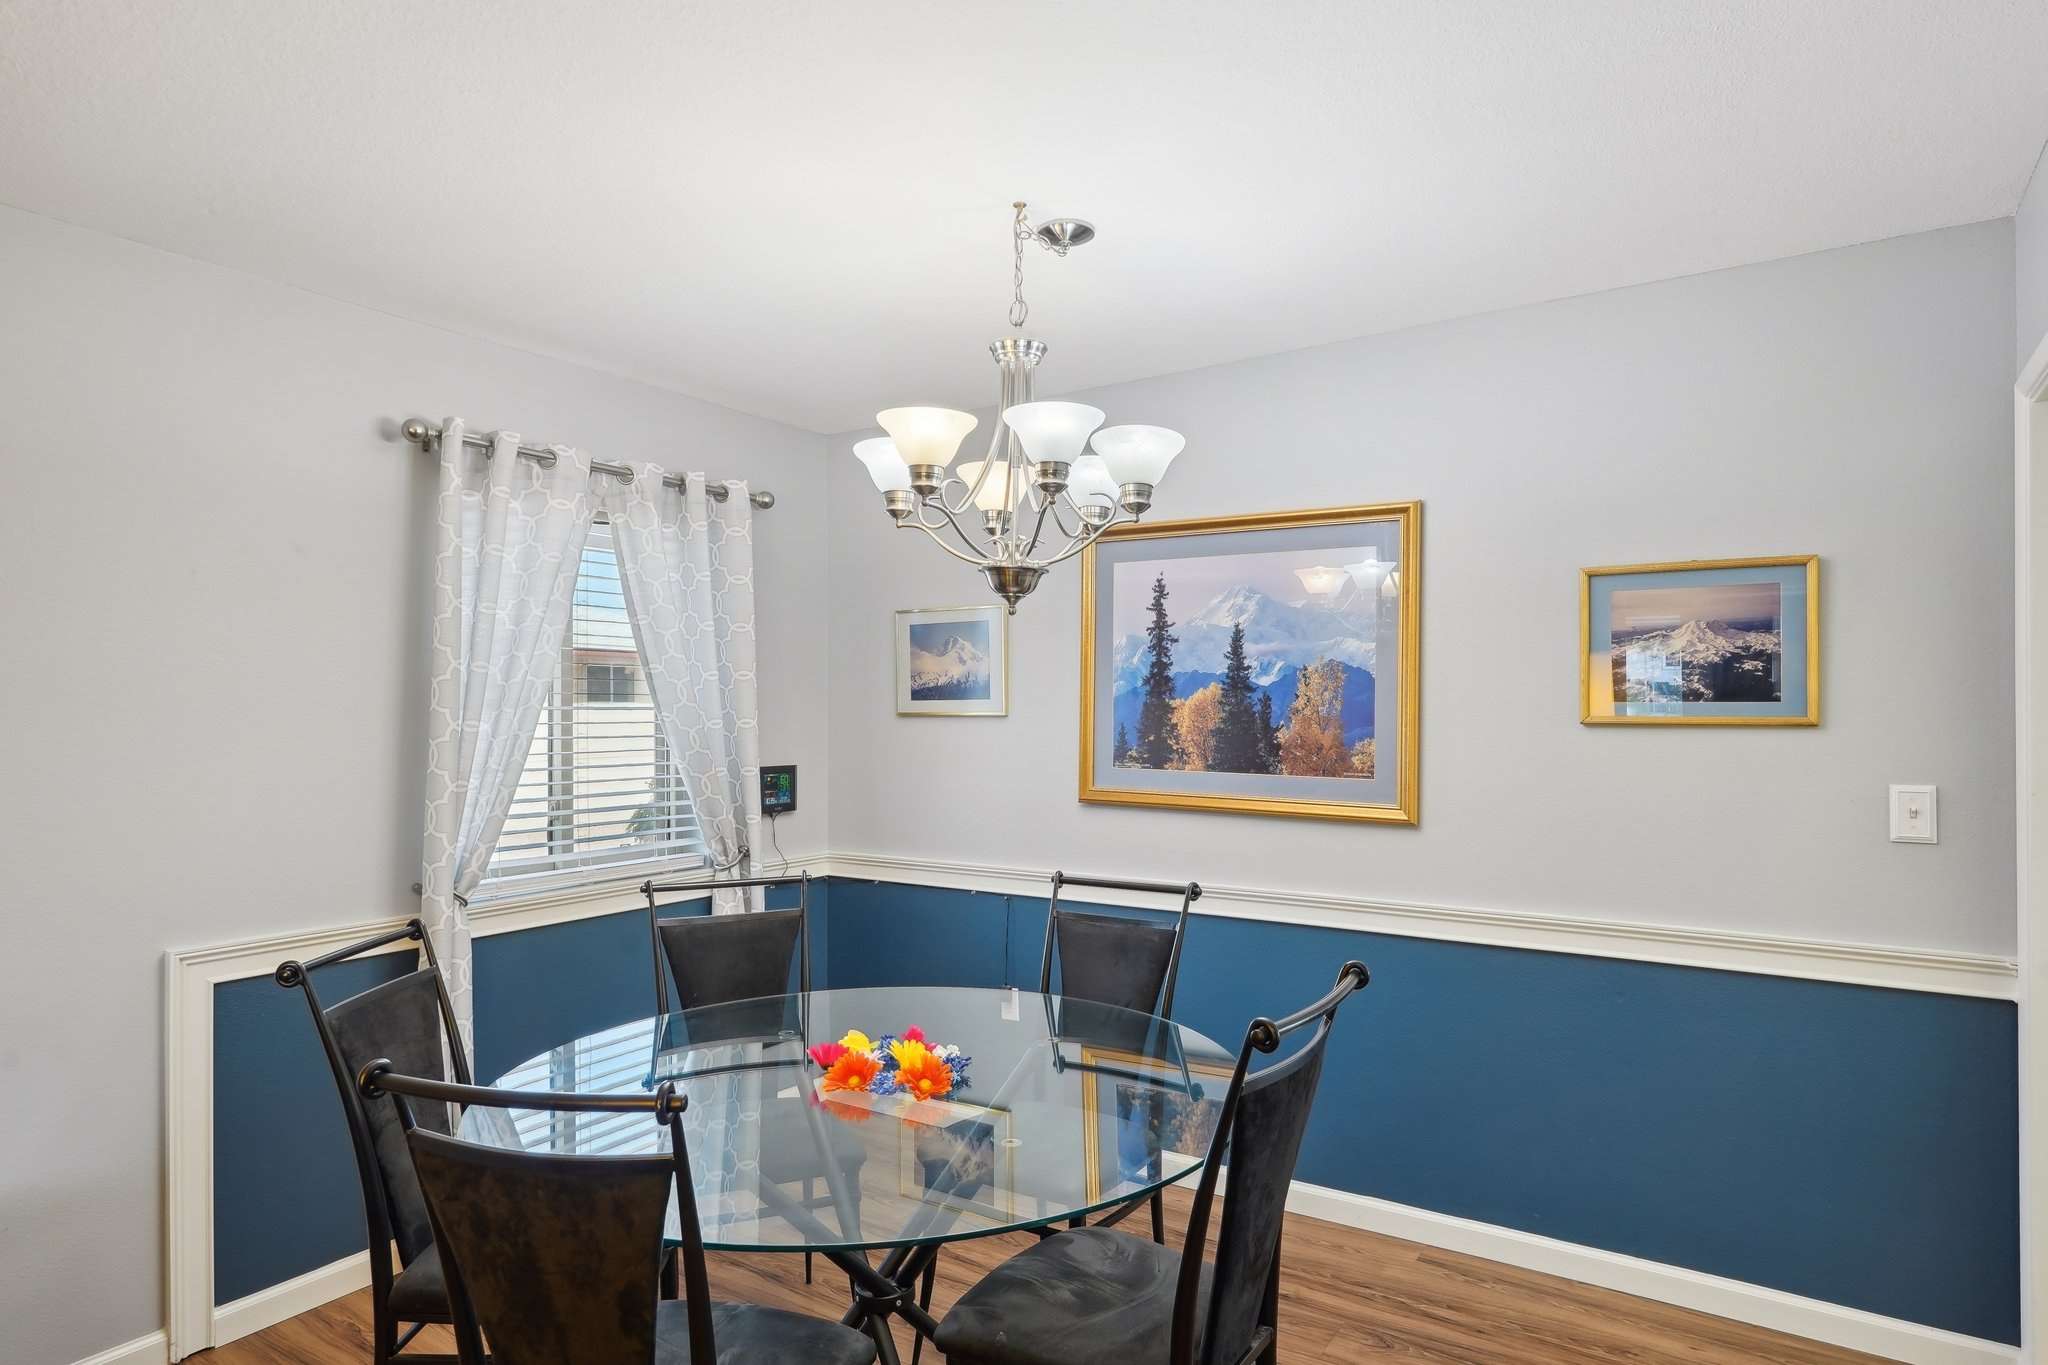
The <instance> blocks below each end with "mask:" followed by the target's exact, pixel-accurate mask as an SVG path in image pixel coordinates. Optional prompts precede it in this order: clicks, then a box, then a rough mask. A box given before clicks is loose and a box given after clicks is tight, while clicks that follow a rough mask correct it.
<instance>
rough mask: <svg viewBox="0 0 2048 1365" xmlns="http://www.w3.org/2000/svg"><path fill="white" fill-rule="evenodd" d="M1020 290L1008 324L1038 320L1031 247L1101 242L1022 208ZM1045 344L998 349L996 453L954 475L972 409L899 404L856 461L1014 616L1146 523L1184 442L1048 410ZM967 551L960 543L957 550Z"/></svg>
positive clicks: (1081, 227)
mask: <svg viewBox="0 0 2048 1365" xmlns="http://www.w3.org/2000/svg"><path fill="white" fill-rule="evenodd" d="M1012 207H1013V208H1014V209H1015V211H1016V216H1015V218H1014V220H1013V222H1012V226H1011V234H1010V235H1011V255H1012V260H1013V272H1012V278H1013V284H1014V290H1013V293H1012V296H1011V300H1010V326H1011V327H1013V328H1021V327H1023V325H1024V320H1025V319H1026V318H1027V317H1028V316H1030V312H1031V310H1030V306H1029V305H1027V304H1026V303H1025V302H1024V247H1025V244H1026V243H1028V242H1036V243H1038V245H1040V246H1041V247H1044V248H1045V249H1046V250H1048V251H1051V252H1052V253H1053V254H1055V255H1057V256H1065V255H1066V254H1067V252H1068V251H1069V250H1070V249H1072V248H1074V247H1077V246H1080V245H1082V244H1083V243H1085V242H1088V241H1090V240H1092V239H1093V238H1094V236H1095V229H1094V227H1093V226H1092V225H1090V224H1088V223H1085V222H1083V221H1081V220H1080V219H1078V218H1054V219H1051V220H1050V221H1048V222H1045V223H1041V224H1040V225H1039V226H1038V227H1036V228H1033V227H1032V226H1031V225H1030V223H1029V221H1028V220H1027V219H1026V218H1025V216H1024V204H1023V203H1022V202H1021V201H1020V202H1018V203H1017V204H1014V205H1012ZM1045 352H1046V346H1045V343H1044V342H1042V341H1037V340H1033V339H1032V338H1030V337H1026V336H1017V335H1013V336H1006V337H1003V338H1001V339H1000V340H998V341H995V342H992V343H991V344H990V346H989V353H990V354H991V355H993V356H994V357H995V362H996V368H997V371H998V372H999V375H1000V380H1001V391H1000V403H999V406H998V408H997V417H996V421H995V430H994V432H993V433H992V434H991V436H990V439H989V444H988V453H987V454H986V455H985V456H983V457H982V458H981V459H979V460H969V461H965V462H963V463H961V464H960V465H959V466H958V467H957V469H956V468H952V467H951V466H952V465H953V457H954V456H955V455H957V454H958V453H959V451H960V444H961V442H963V441H964V440H966V438H967V434H968V433H969V432H971V431H973V430H974V428H975V427H976V426H978V425H979V424H980V423H979V420H978V419H977V418H976V417H975V416H974V414H973V413H969V412H960V411H958V410H956V409H953V408H933V407H902V408H889V409H887V410H885V411H882V412H878V413H876V414H875V421H876V422H877V423H878V424H879V425H880V426H881V428H882V429H883V430H884V431H886V432H888V433H889V434H888V435H887V436H877V437H875V438H873V439H872V440H867V441H861V442H859V443H857V444H856V445H855V446H854V448H853V453H854V454H855V455H856V456H858V457H859V458H860V461H861V463H862V464H864V465H866V466H867V471H868V477H869V478H871V479H872V480H874V485H875V488H876V490H877V491H878V492H880V493H881V495H882V505H883V507H884V508H886V509H887V511H888V513H889V515H890V516H891V517H893V518H895V521H896V525H897V527H898V528H899V529H901V528H905V527H916V528H917V529H918V530H920V531H923V532H924V533H925V534H926V535H927V536H930V537H931V539H932V543H933V544H935V545H937V546H938V547H939V548H940V549H942V550H944V551H945V552H946V553H947V554H949V555H952V556H953V557H954V558H955V559H959V560H964V561H965V562H967V563H969V564H972V565H973V566H974V567H975V568H977V569H979V570H981V573H982V576H983V577H984V578H986V579H987V580H988V585H989V587H991V588H993V589H994V590H995V592H996V595H997V596H999V597H1001V598H1002V599H1003V601H1005V602H1006V603H1008V604H1009V608H1010V611H1011V612H1012V613H1015V612H1016V610H1017V603H1018V602H1020V601H1022V600H1023V599H1024V597H1025V596H1026V595H1027V594H1029V593H1030V592H1031V590H1032V589H1033V588H1035V587H1037V586H1038V580H1039V579H1041V578H1043V577H1044V576H1045V571H1046V570H1047V569H1050V568H1051V567H1052V566H1053V565H1055V564H1058V563H1059V562H1060V561H1061V560H1065V559H1072V558H1073V557H1074V556H1075V555H1077V554H1080V553H1081V551H1083V550H1085V549H1087V548H1088V547H1089V546H1090V545H1092V544H1094V543H1095V542H1096V541H1097V540H1099V539H1101V537H1102V534H1103V532H1105V531H1107V530H1109V528H1110V527H1112V526H1118V525H1122V524H1124V523H1126V522H1133V521H1136V520H1137V519H1138V518H1139V517H1140V516H1142V515H1143V514H1144V513H1145V511H1146V510H1147V509H1148V508H1150V507H1151V506H1152V493H1153V489H1154V487H1155V486H1156V485H1157V484H1158V483H1159V480H1160V479H1161V478H1162V477H1163V476H1164V475H1165V473H1166V467H1167V466H1168V465H1170V464H1171V463H1173V458H1174V456H1176V455H1178V454H1180V452H1181V447H1183V446H1184V445H1186V444H1187V442H1186V439H1185V438H1184V437H1182V436H1181V434H1180V433H1179V432H1177V431H1169V430H1167V429H1166V428H1165V427H1151V426H1115V427H1104V426H1103V425H1102V422H1103V417H1104V414H1103V411H1102V409H1100V408H1092V407H1089V406H1088V405H1087V404H1085V403H1060V402H1040V401H1037V400H1035V399H1034V398H1033V397H1032V378H1033V374H1034V372H1035V371H1036V370H1037V368H1038V363H1039V361H1041V360H1043V359H1045ZM956 541H957V542H958V544H955V542H956Z"/></svg>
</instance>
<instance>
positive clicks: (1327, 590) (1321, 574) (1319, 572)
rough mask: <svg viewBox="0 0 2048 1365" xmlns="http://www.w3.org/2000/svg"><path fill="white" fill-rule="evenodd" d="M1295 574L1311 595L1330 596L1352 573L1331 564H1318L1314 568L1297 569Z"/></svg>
mask: <svg viewBox="0 0 2048 1365" xmlns="http://www.w3.org/2000/svg"><path fill="white" fill-rule="evenodd" d="M1294 576H1295V577H1296V578H1299V579H1300V580H1301V586H1302V587H1304V588H1307V589H1308V591H1309V595H1310V596H1311V597H1329V596H1331V595H1332V594H1333V593H1335V592H1336V591H1337V590H1338V589H1339V588H1341V587H1343V586H1344V584H1345V583H1346V582H1347V581H1348V580H1349V579H1350V577H1351V575H1350V574H1348V573H1346V572H1345V571H1344V570H1342V569H1340V568H1337V567H1336V566H1335V565H1331V564H1318V565H1316V566H1315V567H1314V568H1312V569H1296V570H1295V571H1294Z"/></svg>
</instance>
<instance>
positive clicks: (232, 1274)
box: [213, 883, 829, 1303]
mask: <svg viewBox="0 0 2048 1365" xmlns="http://www.w3.org/2000/svg"><path fill="white" fill-rule="evenodd" d="M795 895H796V893H795V890H794V888H776V889H775V890H774V891H773V892H772V893H771V895H770V904H772V905H776V906H781V905H785V904H787V905H794V904H795V903H796V902H795ZM828 896H829V892H828V890H827V888H826V887H825V885H824V884H822V883H817V884H813V886H812V888H811V906H812V916H811V944H812V954H813V974H814V977H815V976H817V975H819V971H818V969H819V968H820V967H822V965H823V963H824V961H825V956H826V945H827V944H828V942H829V929H828V928H827V925H826V916H825V914H824V908H825V905H826V904H827V901H828ZM707 908H708V906H707V903H706V902H704V901H702V900H698V901H690V902H684V903H679V904H676V905H667V906H663V907H662V913H663V914H664V916H668V915H689V914H702V913H704V912H705V910H706V909H707ZM649 956H650V954H649V947H648V941H647V915H646V912H645V911H627V912H624V913H621V914H616V915H605V916H601V917H599V918H596V919H587V920H577V921H574V922H572V923H568V924H553V925H547V926H545V927H543V928H538V929H528V930H524V931H521V932H519V933H513V934H493V935H491V936H490V937H488V938H479V939H477V940H476V942H475V964H474V967H475V995H474V1001H473V1003H474V1007H475V1012H476V1037H477V1055H476V1058H475V1063H476V1066H475V1070H476V1074H477V1077H478V1078H479V1079H480V1080H484V1081H489V1080H492V1079H494V1078H496V1077H498V1076H500V1075H503V1074H504V1073H505V1072H506V1071H509V1070H511V1069H512V1068H513V1067H514V1066H517V1065H518V1064H519V1063H520V1062H523V1061H525V1060H526V1059H527V1058H529V1057H531V1056H533V1055H535V1054H536V1053H539V1052H542V1051H545V1050H546V1049H548V1048H550V1047H553V1046H554V1045H555V1044H557V1043H561V1042H564V1041H566V1040H568V1039H570V1038H574V1037H577V1036H579V1035H582V1034H585V1033H591V1032H594V1031H596V1030H598V1029H602V1028H609V1027H611V1026H612V1025H614V1024H622V1023H626V1022H628V1021H629V1020H632V1019H637V1018H643V1017H645V1016H646V1015H648V1014H650V1013H652V1012H653V1008H654V1005H653V998H654V985H653V978H652V976H651V975H650V971H649V961H648V960H649ZM413 961H414V959H413V958H412V957H411V956H410V955H409V954H405V953H396V954H388V955H384V956H380V957H374V958H368V959H364V960H361V961H357V962H346V963H342V964H340V965H338V966H334V967H330V968H327V969H325V970H324V971H322V972H321V973H320V975H319V977H318V978H317V979H316V981H315V983H314V984H315V985H316V986H317V987H318V989H319V991H320V996H321V999H322V1000H323V1001H326V1002H328V1003H330V1004H331V1003H333V1002H335V1001H338V1000H344V999H346V998H347V997H349V996H351V995H354V994H355V993H357V992H358V991H363V990H367V989H369V988H370V987H371V986H374V985H376V984H377V983H379V982H381V981H387V980H390V979H391V978H393V977H396V976H400V975H403V974H404V973H405V972H407V971H409V970H411V968H412V964H413ZM213 1001H214V1003H213V1038H214V1056H213V1167H214V1171H213V1189H214V1208H213V1229H214V1231H213V1237H214V1242H213V1247H214V1252H213V1278H214V1297H215V1300H216V1301H217V1302H219V1303H232V1302H233V1301H234V1300H236V1299H239V1298H242V1297H244V1296H245V1295H248V1294H253V1293H255V1292H256V1291H257V1290H260V1289H267V1288H269V1287H270V1286H271V1285H274V1284H278V1283H281V1282H282V1281H284V1280H288V1279H290V1278H292V1277H293V1276H295V1275H302V1274H304V1273H306V1272H307V1271H309V1270H317V1269H319V1268H320V1267H321V1266H324V1265H329V1264H332V1263H333V1262H335V1261H338V1260H340V1259H342V1258H343V1257H345V1256H350V1255H353V1254H354V1253H356V1252H358V1251H361V1250H362V1249H363V1247H364V1244H365V1241H366V1237H365V1233H364V1228H363V1198H362V1187H361V1186H360V1185H359V1184H358V1183H357V1178H356V1168H355V1156H354V1154H353V1153H352V1152H351V1151H350V1149H349V1142H348V1130H347V1128H346V1127H345V1126H344V1123H343V1120H342V1113H341V1101H340V1098H339V1097H338V1096H337V1095H336V1094H335V1089H334V1078H333V1073H332V1072H331V1071H329V1070H328V1067H327V1062H326V1059H325V1058H323V1057H322V1056H321V1055H320V1043H319V1039H318V1038H317V1037H315V1036H314V1033H313V1025H312V1021H311V1020H310V1019H308V1018H307V1015H306V1004H305V999H304V997H303V996H302V995H301V994H300V993H299V992H298V991H286V990H281V989H279V988H278V986H277V985H276V983H274V982H273V981H271V980H270V978H268V977H257V978H252V979H249V980H245V981H231V982H226V983H224V984H222V985H220V986H217V987H216V988H215V989H214V996H213Z"/></svg>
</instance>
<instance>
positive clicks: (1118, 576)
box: [1081, 502, 1421, 824]
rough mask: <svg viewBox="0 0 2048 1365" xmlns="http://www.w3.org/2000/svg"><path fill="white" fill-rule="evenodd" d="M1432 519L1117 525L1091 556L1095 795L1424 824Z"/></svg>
mask: <svg viewBox="0 0 2048 1365" xmlns="http://www.w3.org/2000/svg"><path fill="white" fill-rule="evenodd" d="M1420 519H1421V506H1420V504H1418V503H1412V502H1401V503H1381V504H1377V505H1374V506H1370V507H1343V508H1330V509H1326V510H1322V511H1310V512H1275V513H1270V514H1266V513H1254V514H1248V515H1233V516H1228V517H1219V518H1209V519H1200V520H1192V521H1181V522H1146V523H1143V524H1133V525H1131V526H1128V527H1117V528H1113V529H1112V530H1111V531H1110V533H1109V534H1107V535H1105V536H1104V537H1103V538H1102V539H1101V540H1100V541H1099V542H1097V543H1096V544H1095V545H1094V546H1092V547H1090V548H1089V549H1088V550H1087V551H1086V552H1085V556H1084V557H1083V559H1082V564H1083V566H1084V568H1083V573H1082V583H1081V608H1082V621H1083V623H1084V624H1083V630H1082V633H1081V656H1082V665H1083V677H1084V679H1085V683H1084V687H1083V690H1082V706H1081V799H1082V800H1083V801H1091V802H1103V803H1106V804H1121V805H1133V806H1151V807H1155V808H1157V807H1176V808H1182V809H1199V810H1217V811H1234V812H1241V813H1246V814H1260V813H1270V814H1275V815H1287V816H1304V817H1311V818H1317V819H1339V820H1373V821H1386V822H1391V823H1401V824H1412V823H1414V822H1415V818H1416V815H1415V812H1416V805H1417V793H1418V791H1419V783H1418V772H1417V766H1416V763H1415V753H1416V749H1417V744H1418V733H1419V710H1418V707H1417V693H1418V690H1419V673H1418V669H1417V660H1418V659H1419V657H1420V638H1421V637H1420V629H1419V619H1418V616H1417V613H1416V602H1417V600H1418V592H1419V590H1418V588H1417V586H1416V585H1417V575H1418V573H1419V566H1420V562H1421V558H1420V556H1421V532H1420V524H1421V521H1420Z"/></svg>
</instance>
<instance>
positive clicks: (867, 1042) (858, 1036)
mask: <svg viewBox="0 0 2048 1365" xmlns="http://www.w3.org/2000/svg"><path fill="white" fill-rule="evenodd" d="M839 1046H841V1047H843V1048H850V1049H852V1050H853V1051H855V1052H873V1051H874V1050H875V1041H874V1039H872V1038H870V1037H868V1036H867V1035H866V1034H865V1033H862V1032H861V1031H860V1030H859V1029H857V1028H856V1029H848V1030H847V1031H846V1036H845V1037H843V1038H841V1039H840V1040H839Z"/></svg>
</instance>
